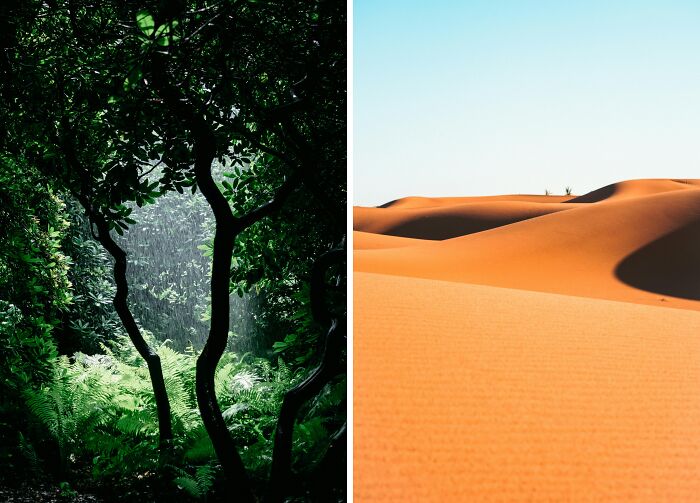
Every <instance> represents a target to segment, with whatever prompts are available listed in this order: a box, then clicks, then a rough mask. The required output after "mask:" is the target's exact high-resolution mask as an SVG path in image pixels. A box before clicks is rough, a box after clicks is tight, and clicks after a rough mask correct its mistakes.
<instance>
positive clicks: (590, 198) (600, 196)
mask: <svg viewBox="0 0 700 503" xmlns="http://www.w3.org/2000/svg"><path fill="white" fill-rule="evenodd" d="M615 192H617V184H612V185H606V186H605V187H601V188H600V189H596V190H594V191H591V192H589V193H588V194H584V195H582V196H578V197H574V198H573V199H569V200H568V201H567V202H568V203H597V202H598V201H603V200H604V199H607V198H609V197H611V196H612V195H613V194H615Z"/></svg>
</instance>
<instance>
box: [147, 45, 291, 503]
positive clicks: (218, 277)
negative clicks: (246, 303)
mask: <svg viewBox="0 0 700 503" xmlns="http://www.w3.org/2000/svg"><path fill="white" fill-rule="evenodd" d="M163 58H164V56H163V55H155V57H154V59H153V65H154V70H155V71H154V73H153V83H154V85H155V87H156V89H157V91H158V92H159V94H160V95H161V97H162V99H163V101H164V103H165V104H166V105H167V106H168V108H169V109H170V111H171V112H172V113H173V115H174V116H175V117H177V118H179V119H180V120H182V121H183V122H184V123H185V124H187V125H188V127H189V129H190V131H191V132H192V136H193V139H194V146H193V155H194V161H195V163H194V174H195V178H196V182H197V186H198V187H199V190H200V191H201V192H202V195H203V196H204V198H205V199H206V200H207V203H208V204H209V206H210V207H211V209H212V213H213V214H214V220H215V224H216V227H215V231H214V248H213V253H212V270H211V321H210V328H209V335H208V337H207V342H206V343H205V345H204V349H203V350H202V353H201V354H200V355H199V357H198V358H197V368H196V374H195V378H196V382H195V390H196V393H197V405H198V407H199V411H200V414H201V416H202V422H203V423H204V427H205V428H206V430H207V433H208V434H209V438H210V439H211V442H212V444H213V446H214V450H215V451H216V455H217V457H218V459H219V462H220V463H221V466H222V468H223V470H224V475H225V478H226V486H227V493H228V495H229V497H231V498H234V499H235V501H241V502H253V501H255V496H254V494H253V490H252V487H251V484H250V481H249V479H248V475H247V473H246V470H245V466H244V465H243V461H242V459H241V457H240V454H239V453H238V449H237V448H236V443H235V442H234V440H233V438H232V437H231V434H230V432H229V431H228V427H227V426H226V423H225V421H224V418H223V415H222V413H221V408H220V407H219V403H218V401H217V398H216V391H215V386H214V378H215V375H216V367H217V365H218V364H219V361H220V360H221V357H222V355H223V353H224V351H225V350H226V344H227V342H228V330H229V309H230V308H229V295H230V293H229V283H230V272H231V261H232V257H233V249H234V245H235V242H236V237H237V236H238V235H239V234H240V233H241V232H243V231H244V230H245V229H247V228H248V227H250V226H251V225H253V224H254V223H255V222H257V221H259V220H260V219H262V218H264V217H266V216H269V215H270V214H272V213H274V212H275V211H277V210H279V209H280V208H281V207H282V204H283V203H284V201H285V200H286V198H287V197H288V196H289V195H290V194H291V193H292V192H293V191H294V190H295V189H296V188H297V186H298V185H299V183H300V179H299V177H298V176H296V175H295V176H292V177H290V178H288V179H287V180H285V182H284V183H283V184H282V186H281V187H280V188H279V190H278V191H277V193H276V195H275V197H274V198H273V199H272V200H270V201H268V202H266V203H264V204H262V205H260V206H259V207H257V208H255V209H253V210H252V211H250V212H248V213H247V214H245V215H242V216H240V217H234V215H233V212H232V211H231V207H230V206H229V204H228V201H227V200H226V198H225V197H224V196H223V194H222V193H221V191H220V190H219V188H218V187H217V185H216V183H215V182H214V179H213V178H212V175H211V166H212V163H213V162H214V159H215V157H216V153H217V145H216V139H215V136H214V133H213V130H212V126H211V125H210V123H209V122H207V120H206V119H205V117H204V114H203V113H201V112H199V111H198V110H197V108H196V107H195V106H194V105H193V104H192V103H190V102H189V101H187V100H186V99H184V97H183V96H182V94H181V93H180V91H179V90H178V89H177V88H175V87H174V86H172V84H170V83H169V82H168V81H167V71H166V64H165V60H164V59H163Z"/></svg>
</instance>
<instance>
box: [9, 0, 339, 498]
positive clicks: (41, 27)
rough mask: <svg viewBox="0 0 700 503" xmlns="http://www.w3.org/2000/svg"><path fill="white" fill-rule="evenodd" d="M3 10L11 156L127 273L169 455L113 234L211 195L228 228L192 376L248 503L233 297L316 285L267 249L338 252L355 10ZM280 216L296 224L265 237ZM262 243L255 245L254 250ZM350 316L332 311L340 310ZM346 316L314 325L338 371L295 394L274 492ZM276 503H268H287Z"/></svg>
mask: <svg viewBox="0 0 700 503" xmlns="http://www.w3.org/2000/svg"><path fill="white" fill-rule="evenodd" d="M7 9H8V10H6V12H5V15H4V16H3V21H2V22H3V24H4V26H5V28H6V29H7V31H6V32H4V33H5V35H4V38H3V40H2V43H3V46H4V47H3V49H4V51H5V54H6V56H7V58H6V61H3V66H2V69H1V70H0V71H2V80H3V84H2V94H3V96H2V103H1V104H0V107H2V111H3V113H4V114H5V116H6V117H7V119H8V121H7V125H6V128H5V130H4V131H3V132H2V136H1V138H0V141H2V147H3V148H4V149H5V150H6V151H7V152H8V153H11V154H12V155H17V156H22V157H23V158H26V159H27V162H29V163H31V164H33V165H35V166H37V167H39V168H40V169H41V171H42V172H43V173H44V174H45V175H46V176H48V177H50V178H51V179H52V180H54V181H56V182H58V183H60V184H61V185H62V186H63V187H65V188H66V189H67V190H69V191H70V192H71V193H72V194H73V195H75V196H76V197H77V198H78V199H79V200H80V202H81V204H82V205H83V207H84V208H85V209H86V211H87V213H88V215H89V217H90V219H91V222H92V225H93V229H94V231H95V235H96V237H97V239H98V240H99V241H100V243H101V244H102V245H103V246H104V247H105V249H106V250H108V251H109V253H110V254H111V255H112V256H113V257H114V260H115V266H114V276H115V281H116V285H117V292H116V296H115V299H114V306H115V308H116V311H117V313H118V314H119V316H120V318H121V320H122V322H123V324H124V326H125V328H126V330H127V333H128V334H129V336H130V338H131V340H132V342H133V343H134V345H135V347H136V348H137V349H138V351H139V353H140V354H141V356H142V357H143V358H144V360H145V361H146V363H147V365H148V368H149V371H150V375H151V381H152V384H153V389H154V396H155V398H156V405H157V409H158V418H159V425H160V438H161V444H162V445H163V446H166V445H167V444H168V442H169V441H170V440H171V439H172V425H171V419H170V411H169V403H168V398H167V393H166V389H165V383H164V381H163V376H162V370H161V368H160V360H159V357H158V355H157V354H156V353H155V351H153V350H152V349H151V348H150V347H149V346H148V345H147V344H146V342H145V341H144V339H143V337H142V336H141V334H140V331H139V328H138V326H137V324H136V322H135V320H134V318H133V316H132V315H131V312H130V310H129V307H128V303H127V295H128V286H127V283H126V275H125V271H126V255H125V253H124V251H123V250H122V249H121V248H120V247H119V246H118V245H117V243H116V242H115V241H114V240H113V239H112V237H111V236H110V233H111V231H115V232H117V233H118V234H122V233H123V232H124V231H126V230H127V229H128V228H129V226H130V225H133V224H134V223H135V222H134V220H133V219H131V217H130V213H131V210H130V205H132V204H136V205H139V206H140V205H143V204H149V203H151V202H153V201H154V200H155V198H157V197H159V196H160V195H162V194H164V193H166V192H169V191H177V192H183V191H184V190H192V191H195V190H198V189H199V190H200V191H201V192H202V194H203V195H204V196H205V198H206V200H207V202H208V204H209V205H210V207H211V209H212V211H213V214H214V217H215V221H216V232H215V236H214V241H213V248H212V260H213V266H212V274H211V322H210V323H211V325H210V332H209V337H208V339H207V342H206V344H205V347H204V349H203V351H202V353H201V354H200V356H199V358H198V361H197V373H196V391H197V399H198V405H199V410H200V413H201V416H202V420H203V422H204V424H205V426H206V429H207V431H208V433H209V436H210V438H211V440H212V443H213V445H214V448H215V450H216V453H217V455H218V458H219V460H220V463H221V465H222V467H223V470H224V472H225V474H226V479H227V480H228V483H229V492H230V494H231V495H232V497H233V495H236V498H237V500H242V501H253V500H254V498H255V496H254V494H253V489H252V487H251V485H250V482H249V481H248V478H247V475H246V471H245V468H244V466H243V463H242V461H241V458H240V455H239V453H238V451H237V446H236V445H235V443H234V442H233V440H232V438H231V435H230V433H229V431H228V429H227V427H226V424H225V422H224V419H223V417H222V414H221V410H220V408H219V405H218V403H217V398H216V393H215V387H214V373H215V370H216V367H217V364H218V362H219V360H220V359H221V356H222V354H223V352H224V350H225V348H226V343H227V338H228V331H229V300H228V297H229V294H230V291H231V289H232V282H231V280H232V279H233V280H234V281H235V282H234V284H233V286H234V288H239V289H243V290H245V289H247V288H251V287H253V286H255V285H258V284H261V283H264V282H265V281H266V280H267V285H268V287H269V290H270V291H271V292H272V293H275V292H276V291H277V292H280V291H282V290H283V289H284V288H285V280H284V278H285V277H286V278H288V279H289V278H291V277H294V276H295V275H299V274H302V275H303V274H305V272H304V271H305V270H306V271H308V267H309V266H308V265H306V266H304V267H299V266H291V267H289V266H288V267H286V268H285V267H282V264H280V263H277V261H278V260H293V259H295V258H297V257H299V255H298V256H297V257H295V255H294V253H289V252H287V251H285V250H284V249H283V248H285V246H284V245H283V244H282V242H280V241H277V244H276V245H275V246H274V247H273V248H270V247H268V245H267V243H269V242H272V241H271V233H274V232H279V233H281V234H282V237H283V239H287V238H288V239H289V242H288V243H287V244H289V245H290V246H289V247H290V248H291V249H294V246H291V244H294V245H295V246H297V245H298V248H297V249H303V250H305V253H306V254H307V255H306V256H307V257H308V253H309V252H311V251H313V252H314V253H319V252H320V250H322V249H323V248H326V249H328V248H331V247H333V246H334V244H336V245H337V244H338V243H339V242H340V241H341V240H342V237H343V235H344V228H345V217H344V215H345V192H344V185H345V136H346V133H345V87H346V85H345V78H346V77H345V68H346V64H345V61H346V56H345V4H344V3H343V2H338V1H335V0H317V1H311V2H281V1H280V2H258V1H253V0H248V1H240V0H227V1H223V2H211V3H209V2H189V3H188V2H175V1H172V2H156V1H151V2H144V3H143V4H142V5H141V6H140V7H139V8H138V9H137V8H134V7H132V5H130V4H125V3H122V2H100V3H99V4H95V3H92V2H90V1H88V0H67V1H64V2H60V1H59V2H47V3H43V2H27V3H23V4H15V5H14V6H11V7H8V8H7ZM216 161H218V162H220V163H223V164H225V165H227V166H230V168H231V171H230V173H229V175H228V176H229V181H226V182H224V183H223V184H222V185H219V184H218V183H217V181H215V180H214V178H213V177H212V173H211V168H212V164H213V163H214V162H216ZM155 166H158V168H159V169H158V173H159V175H158V177H157V178H155V179H154V177H153V173H154V167H155ZM251 166H252V167H253V169H252V170H251ZM251 173H255V176H251ZM289 201H295V208H297V210H298V212H297V214H295V212H294V211H289V212H286V210H285V209H284V205H285V204H286V203H287V202H289ZM276 215H284V216H285V217H286V220H278V219H275V220H274V224H273V223H267V224H264V225H263V224H262V221H263V219H268V218H270V217H275V216H276ZM306 219H308V220H306ZM310 225H311V226H316V227H317V230H316V237H317V239H316V240H314V244H313V246H311V247H310V246H309V245H308V244H306V243H304V242H303V238H301V236H303V234H299V231H300V230H304V231H305V232H306V233H308V226H310ZM249 229H254V230H255V232H254V233H252V234H251V233H249V234H248V236H246V231H247V230H249ZM263 249H266V250H267V251H266V252H263V251H261V250H263ZM237 250H240V251H243V252H244V253H240V251H237ZM341 255H343V256H344V251H343V252H340V251H336V252H333V253H332V254H331V256H333V257H334V260H336V261H338V260H340V256H341ZM234 257H236V261H235V263H234V262H233V259H234ZM321 261H322V262H325V261H327V259H325V258H324V259H321ZM232 265H233V269H232ZM326 269H327V268H325V269H323V270H324V271H325V270H326ZM343 274H344V273H343V272H342V271H336V272H335V273H334V276H335V277H339V276H343ZM315 278H316V279H315V280H314V284H315V285H316V286H314V287H312V297H313V298H312V299H311V300H312V302H313V303H314V304H316V305H318V304H319V303H322V302H323V301H322V300H319V299H320V298H323V297H324V295H325V292H326V289H325V288H323V287H321V286H319V285H320V284H321V283H324V282H325V281H327V277H326V274H325V272H324V273H323V275H321V276H318V275H317V276H315ZM295 281H298V278H295ZM287 284H289V283H288V282H287ZM319 292H321V293H319ZM339 299H341V300H338V299H336V300H335V301H334V303H335V305H336V306H338V305H341V306H342V305H344V300H342V297H340V298H339ZM273 309H274V308H273ZM318 309H319V308H316V310H317V311H318V312H321V311H319V310H318ZM335 311H336V314H335V315H334V316H333V317H332V320H333V321H331V318H329V317H328V316H327V315H324V316H323V317H321V318H319V317H318V316H317V319H318V321H320V322H321V323H323V324H327V323H330V327H331V328H330V329H329V331H328V334H327V342H326V346H327V352H326V354H327V355H330V356H328V357H327V358H329V359H331V360H333V361H334V362H335V363H334V364H331V363H332V362H331V363H329V362H325V361H324V363H323V364H322V367H321V368H322V371H320V372H321V373H322V376H321V377H318V378H317V380H316V381H312V382H313V384H307V385H306V386H305V387H304V388H302V389H303V390H311V391H303V392H301V391H296V392H294V393H293V396H295V397H296V398H294V399H291V398H290V400H292V401H288V402H287V403H294V405H289V406H287V407H286V408H285V409H284V412H283V414H284V416H283V419H284V422H285V423H286V424H287V426H285V427H284V428H282V429H281V433H279V434H278V436H279V437H280V438H281V439H282V440H280V441H281V442H282V444H284V445H280V447H279V448H278V447H277V446H276V449H275V456H276V462H277V463H276V464H275V466H276V467H277V468H275V470H274V472H273V474H275V475H274V476H277V475H276V474H278V473H288V472H289V466H288V465H289V463H290V461H289V456H287V455H286V454H284V452H287V451H288V450H289V449H291V444H290V443H289V438H291V437H290V436H289V435H290V434H291V432H289V427H290V426H289V425H290V424H291V425H292V426H293V423H294V421H293V416H294V414H295V413H296V411H297V410H298V407H299V405H300V402H299V401H300V400H302V399H303V400H305V399H308V398H309V396H310V393H312V391H317V390H318V389H319V387H318V384H323V383H324V381H327V380H328V379H329V378H330V377H332V375H333V373H337V372H340V371H342V368H340V367H339V363H338V362H339V361H340V359H341V357H342V354H341V352H340V350H339V349H338V348H339V346H338V344H339V342H338V340H339V338H340V340H342V339H343V338H342V337H340V336H339V335H338V334H339V333H340V328H339V326H340V325H342V324H343V323H344V321H343V317H342V316H343V315H342V313H339V312H338V311H339V310H338V309H337V308H336V309H335ZM340 311H342V309H340ZM329 344H330V346H328V345H329ZM293 345H294V341H293V340H288V341H287V346H293ZM329 347H330V348H331V349H328V348H329ZM302 361H309V356H308V355H307V357H306V360H303V359H302ZM331 368H332V369H333V370H332V371H331V370H328V369H331ZM318 379H320V380H318ZM303 400H302V401H303ZM290 417H291V423H289V421H290ZM278 453H281V454H278ZM278 456H282V458H279V457H278ZM280 459H282V461H280ZM283 465H287V466H286V467H285V466H283ZM286 479H288V477H287V476H282V477H281V480H286ZM276 489H277V490H276V491H274V492H273V493H271V495H270V499H271V500H280V499H281V497H282V495H283V493H284V491H283V490H279V489H280V488H276Z"/></svg>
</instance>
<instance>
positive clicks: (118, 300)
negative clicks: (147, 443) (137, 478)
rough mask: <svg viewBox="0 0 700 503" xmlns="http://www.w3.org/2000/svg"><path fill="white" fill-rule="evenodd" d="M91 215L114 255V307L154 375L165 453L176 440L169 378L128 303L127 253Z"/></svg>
mask: <svg viewBox="0 0 700 503" xmlns="http://www.w3.org/2000/svg"><path fill="white" fill-rule="evenodd" d="M90 218H91V219H92V221H93V222H94V223H95V225H96V227H97V232H98V236H97V237H98V239H99V241H100V243H101V244H102V246H103V247H104V248H105V249H106V250H107V251H108V252H109V253H110V254H111V255H112V257H114V281H115V282H116V285H117V293H116V294H115V296H114V300H113V304H114V309H115V310H116V311H117V314H118V315H119V319H120V320H121V321H122V323H123V324H124V328H125V329H126V333H127V334H128V335H129V339H131V342H132V343H133V345H134V347H135V348H136V351H138V353H139V355H141V357H142V358H143V359H144V360H145V361H146V365H147V366H148V373H149V374H150V376H151V385H152V386H153V395H154V397H155V400H156V411H157V413H158V431H159V435H160V450H161V455H164V454H166V453H167V452H168V451H169V447H170V445H171V443H172V440H173V427H172V419H171V416H170V402H169V400H168V393H167V391H166V389H165V380H164V379H163V369H162V367H161V364H160V357H159V356H158V354H157V353H156V352H155V351H154V350H153V348H151V347H150V346H149V345H148V344H147V343H146V341H145V339H144V338H143V336H142V335H141V331H140V330H139V327H138V325H137V324H136V321H135V320H134V317H133V315H132V314H131V310H130V309H129V304H128V302H127V297H128V295H129V286H128V283H127V281H126V265H127V262H126V253H125V252H124V250H122V249H121V247H120V246H119V245H118V244H117V243H116V242H115V241H114V240H113V239H112V237H111V236H110V234H109V226H108V225H107V222H106V221H105V220H104V218H103V217H102V216H101V215H96V214H94V213H91V215H90Z"/></svg>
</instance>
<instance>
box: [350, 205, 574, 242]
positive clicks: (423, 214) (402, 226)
mask: <svg viewBox="0 0 700 503" xmlns="http://www.w3.org/2000/svg"><path fill="white" fill-rule="evenodd" d="M573 207H574V206H571V205H570V204H569V203H558V204H554V203H542V202H527V201H492V202H481V203H480V202H473V203H467V204H459V205H456V206H435V207H429V208H419V209H403V208H394V207H391V208H386V209H385V208H362V207H357V208H355V209H354V211H353V227H354V229H355V230H358V231H363V232H371V233H375V234H387V235H392V236H401V237H407V238H416V239H433V240H442V239H449V238H453V237H456V236H464V235H466V234H472V233H475V232H481V231H485V230H488V229H493V228H495V227H501V226H503V225H508V224H512V223H514V222H519V221H521V220H527V219H529V218H534V217H539V216H542V215H547V214H549V213H555V212H558V211H563V210H566V209H571V208H573Z"/></svg>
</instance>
